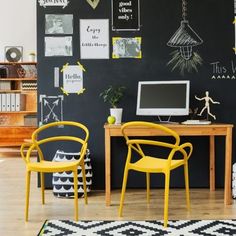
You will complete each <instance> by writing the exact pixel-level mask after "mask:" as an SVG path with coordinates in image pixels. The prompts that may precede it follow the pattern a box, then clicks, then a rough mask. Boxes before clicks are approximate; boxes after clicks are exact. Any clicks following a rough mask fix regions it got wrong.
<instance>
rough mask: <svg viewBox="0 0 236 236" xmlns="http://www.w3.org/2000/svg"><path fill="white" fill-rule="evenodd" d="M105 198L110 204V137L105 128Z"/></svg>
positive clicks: (108, 204) (107, 203) (107, 204)
mask: <svg viewBox="0 0 236 236" xmlns="http://www.w3.org/2000/svg"><path fill="white" fill-rule="evenodd" d="M105 195H106V196H105V198H106V199H105V200H106V206H110V204H111V137H110V133H109V130H108V129H105Z"/></svg>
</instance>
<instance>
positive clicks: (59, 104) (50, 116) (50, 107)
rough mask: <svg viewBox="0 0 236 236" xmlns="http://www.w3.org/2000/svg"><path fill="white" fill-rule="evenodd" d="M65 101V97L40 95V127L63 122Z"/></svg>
mask: <svg viewBox="0 0 236 236" xmlns="http://www.w3.org/2000/svg"><path fill="white" fill-rule="evenodd" d="M63 100H64V96H63V95H56V96H47V95H44V94H40V95H39V103H40V109H41V114H40V121H39V125H44V124H48V123H51V122H55V121H63Z"/></svg>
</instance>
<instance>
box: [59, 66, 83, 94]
mask: <svg viewBox="0 0 236 236" xmlns="http://www.w3.org/2000/svg"><path fill="white" fill-rule="evenodd" d="M63 89H64V90H65V91H66V92H67V93H77V92H78V91H80V90H81V89H83V71H82V69H81V67H80V66H78V65H73V66H67V67H66V68H65V69H64V70H63Z"/></svg>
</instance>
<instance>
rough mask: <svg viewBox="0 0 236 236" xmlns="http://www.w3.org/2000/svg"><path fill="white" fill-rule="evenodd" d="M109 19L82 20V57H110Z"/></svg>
mask: <svg viewBox="0 0 236 236" xmlns="http://www.w3.org/2000/svg"><path fill="white" fill-rule="evenodd" d="M109 56H110V55H109V20H108V19H81V20H80V57H81V59H109Z"/></svg>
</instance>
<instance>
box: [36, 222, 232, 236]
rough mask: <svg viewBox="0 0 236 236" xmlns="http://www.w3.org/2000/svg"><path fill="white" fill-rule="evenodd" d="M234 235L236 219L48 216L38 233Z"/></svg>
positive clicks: (47, 235)
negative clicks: (89, 218) (127, 219)
mask: <svg viewBox="0 0 236 236" xmlns="http://www.w3.org/2000/svg"><path fill="white" fill-rule="evenodd" d="M66 235H70V236H98V235H99V236H154V235H155V236H159V235H167V236H168V235H170V236H185V235H186V236H196V235H198V236H199V235H202V236H232V235H236V220H177V221H169V222H168V227H167V228H164V227H163V221H78V222H75V221H70V220H48V221H46V222H45V223H44V225H43V227H42V229H41V230H40V232H39V234H38V236H66Z"/></svg>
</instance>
